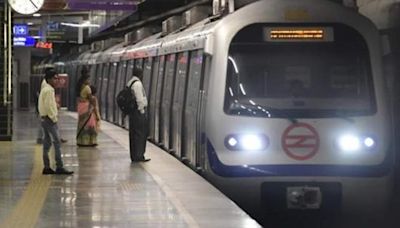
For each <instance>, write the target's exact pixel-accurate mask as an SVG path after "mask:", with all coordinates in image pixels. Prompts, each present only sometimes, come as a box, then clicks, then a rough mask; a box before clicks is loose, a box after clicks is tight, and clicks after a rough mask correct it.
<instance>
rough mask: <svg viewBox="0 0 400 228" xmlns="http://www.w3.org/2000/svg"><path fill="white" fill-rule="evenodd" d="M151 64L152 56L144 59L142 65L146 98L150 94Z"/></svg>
mask: <svg viewBox="0 0 400 228" xmlns="http://www.w3.org/2000/svg"><path fill="white" fill-rule="evenodd" d="M152 65H153V58H147V59H145V60H144V65H143V87H144V90H145V91H146V96H147V99H148V98H149V95H150V82H151V69H152Z"/></svg>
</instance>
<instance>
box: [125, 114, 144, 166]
mask: <svg viewBox="0 0 400 228" xmlns="http://www.w3.org/2000/svg"><path fill="white" fill-rule="evenodd" d="M146 116H147V115H146V114H142V113H140V112H139V111H138V110H137V111H135V112H134V113H132V114H130V115H129V152H130V154H131V160H132V161H135V160H141V159H144V152H145V150H146V142H147V117H146Z"/></svg>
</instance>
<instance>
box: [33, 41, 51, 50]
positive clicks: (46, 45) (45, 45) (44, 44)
mask: <svg viewBox="0 0 400 228" xmlns="http://www.w3.org/2000/svg"><path fill="white" fill-rule="evenodd" d="M35 47H36V48H44V49H52V48H53V43H52V42H43V41H39V42H37V43H36V46H35Z"/></svg>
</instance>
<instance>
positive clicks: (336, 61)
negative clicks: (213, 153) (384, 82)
mask: <svg viewBox="0 0 400 228" xmlns="http://www.w3.org/2000/svg"><path fill="white" fill-rule="evenodd" d="M268 26H271V25H268ZM276 26H280V25H276ZM303 26H305V25H303ZM321 26H329V28H332V30H333V31H332V36H333V37H332V40H330V41H329V42H319V41H315V42H313V41H310V40H308V41H307V42H304V41H302V40H301V41H298V42H296V41H291V42H287V41H285V42H278V41H276V40H275V41H273V42H269V41H268V40H265V39H263V36H262V35H259V36H256V35H255V34H256V33H260V34H263V32H264V28H265V25H262V24H256V25H252V26H249V27H247V28H244V29H243V30H242V31H240V32H239V33H238V34H237V35H236V36H235V37H234V39H233V41H232V43H231V45H230V48H229V56H228V59H227V66H228V67H227V79H226V80H227V83H226V90H225V102H224V110H225V112H226V113H228V114H233V115H252V116H263V117H294V118H301V117H303V118H307V117H329V116H338V115H340V116H342V115H349V116H351V115H370V114H373V113H375V112H376V103H375V95H374V90H373V80H372V75H371V64H370V61H369V59H370V57H369V50H368V46H367V44H366V42H365V40H364V38H363V37H362V36H361V35H360V34H359V33H358V32H357V31H356V30H354V29H352V28H350V27H348V26H345V25H341V24H330V25H321Z"/></svg>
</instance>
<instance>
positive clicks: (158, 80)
mask: <svg viewBox="0 0 400 228" xmlns="http://www.w3.org/2000/svg"><path fill="white" fill-rule="evenodd" d="M164 69H165V56H161V57H160V67H159V68H158V75H157V77H154V81H153V83H152V84H153V85H154V88H155V89H152V91H153V95H152V96H151V99H152V102H151V103H153V104H154V106H153V107H152V108H154V111H153V113H154V123H153V125H154V142H156V143H158V144H159V145H160V144H161V130H160V125H161V124H160V122H161V121H160V109H161V94H162V88H163V82H164Z"/></svg>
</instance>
